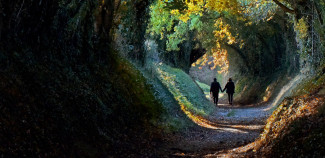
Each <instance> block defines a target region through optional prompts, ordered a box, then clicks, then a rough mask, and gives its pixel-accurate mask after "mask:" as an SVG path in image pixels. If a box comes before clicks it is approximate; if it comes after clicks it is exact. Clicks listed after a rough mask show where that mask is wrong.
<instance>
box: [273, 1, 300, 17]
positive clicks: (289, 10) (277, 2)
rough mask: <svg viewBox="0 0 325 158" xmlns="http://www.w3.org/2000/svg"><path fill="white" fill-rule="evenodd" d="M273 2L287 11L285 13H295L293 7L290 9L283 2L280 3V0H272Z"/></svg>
mask: <svg viewBox="0 0 325 158" xmlns="http://www.w3.org/2000/svg"><path fill="white" fill-rule="evenodd" d="M273 2H274V3H275V4H277V5H278V6H279V7H280V8H281V9H282V10H283V11H285V12H287V13H291V14H296V11H295V10H294V9H290V8H288V7H287V6H285V5H284V4H282V3H281V2H279V1H278V0H273Z"/></svg>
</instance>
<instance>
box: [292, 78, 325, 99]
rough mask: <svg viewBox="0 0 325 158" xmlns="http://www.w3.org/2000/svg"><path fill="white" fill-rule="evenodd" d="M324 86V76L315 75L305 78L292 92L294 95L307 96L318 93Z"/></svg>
mask: <svg viewBox="0 0 325 158" xmlns="http://www.w3.org/2000/svg"><path fill="white" fill-rule="evenodd" d="M324 85H325V75H324V74H323V75H317V76H313V77H311V78H307V79H305V80H303V81H302V82H301V84H299V85H298V86H297V87H296V89H295V90H294V92H295V93H294V95H297V96H300V95H308V94H315V93H318V92H319V91H320V90H321V89H322V87H324Z"/></svg>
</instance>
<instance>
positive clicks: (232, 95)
mask: <svg viewBox="0 0 325 158" xmlns="http://www.w3.org/2000/svg"><path fill="white" fill-rule="evenodd" d="M233 97H234V93H230V104H231V105H232V99H233Z"/></svg>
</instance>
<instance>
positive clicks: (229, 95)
mask: <svg viewBox="0 0 325 158" xmlns="http://www.w3.org/2000/svg"><path fill="white" fill-rule="evenodd" d="M227 94H228V103H229V104H230V103H231V102H230V96H231V95H230V93H227Z"/></svg>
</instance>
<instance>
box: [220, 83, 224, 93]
mask: <svg viewBox="0 0 325 158" xmlns="http://www.w3.org/2000/svg"><path fill="white" fill-rule="evenodd" d="M219 89H220V91H221V92H223V90H222V88H221V86H220V84H219Z"/></svg>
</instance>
